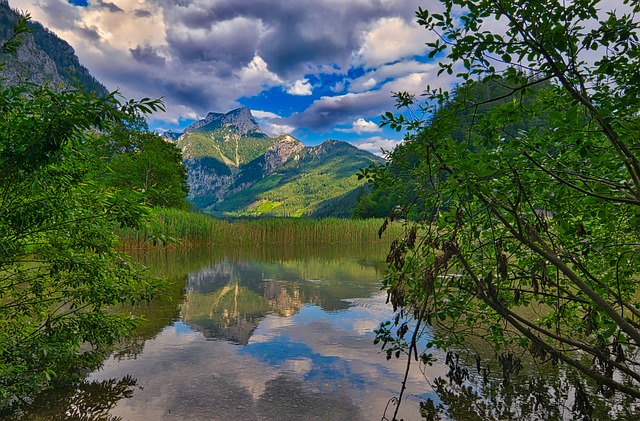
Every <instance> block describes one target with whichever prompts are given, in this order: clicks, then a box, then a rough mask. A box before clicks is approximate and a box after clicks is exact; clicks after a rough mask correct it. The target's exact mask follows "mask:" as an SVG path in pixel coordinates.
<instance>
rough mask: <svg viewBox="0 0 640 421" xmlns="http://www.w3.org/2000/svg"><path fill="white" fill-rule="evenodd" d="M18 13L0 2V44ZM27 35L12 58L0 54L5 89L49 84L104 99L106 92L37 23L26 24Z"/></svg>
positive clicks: (68, 49) (10, 32)
mask: <svg viewBox="0 0 640 421" xmlns="http://www.w3.org/2000/svg"><path fill="white" fill-rule="evenodd" d="M18 19H20V13H19V12H18V11H16V10H13V9H12V8H11V7H10V6H9V4H8V3H7V2H6V1H3V0H0V44H3V43H4V42H5V41H7V40H9V39H10V38H11V37H12V36H13V35H14V32H13V25H14V24H15V22H17V21H18ZM29 29H30V30H31V32H30V33H27V34H23V35H22V45H21V46H20V47H19V48H18V51H17V53H16V54H8V53H5V54H0V63H1V65H2V73H0V81H1V82H0V83H1V84H2V85H5V86H7V85H8V86H12V85H16V84H18V83H20V82H31V83H35V84H38V85H42V84H45V83H50V84H52V85H54V86H56V85H58V86H64V87H65V88H78V89H82V90H84V91H86V92H95V93H96V94H97V95H99V96H102V97H104V96H106V95H107V93H108V92H107V89H106V88H105V87H104V86H103V85H102V84H101V83H100V82H98V81H97V80H96V79H95V78H94V77H93V76H91V74H90V73H89V70H87V68H86V67H84V66H83V65H82V64H80V60H79V59H78V57H77V56H76V54H75V51H74V49H73V47H71V45H69V43H68V42H66V41H64V40H63V39H61V38H59V37H58V36H57V35H56V34H54V33H53V32H51V31H49V30H48V29H47V28H45V27H44V26H42V25H41V24H40V23H38V22H34V21H32V22H30V23H29Z"/></svg>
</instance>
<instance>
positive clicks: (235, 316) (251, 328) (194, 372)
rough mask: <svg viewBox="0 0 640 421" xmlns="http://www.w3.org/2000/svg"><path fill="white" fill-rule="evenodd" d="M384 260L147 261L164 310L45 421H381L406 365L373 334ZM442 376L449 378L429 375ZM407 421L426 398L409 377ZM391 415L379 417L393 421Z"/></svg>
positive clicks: (340, 249) (248, 253) (371, 252)
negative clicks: (162, 279) (159, 279)
mask: <svg viewBox="0 0 640 421" xmlns="http://www.w3.org/2000/svg"><path fill="white" fill-rule="evenodd" d="M385 252H386V250H385V248H384V247H382V248H380V247H377V248H368V249H367V248H365V249H363V248H361V247H355V246H335V247H331V248H304V247H298V248H295V249H287V248H278V247H272V248H254V249H244V250H219V249H216V250H190V251H175V250H174V251H171V250H165V251H151V252H147V253H141V254H140V255H139V256H137V258H139V259H140V260H141V261H143V262H144V263H145V264H147V265H148V266H149V267H150V268H152V270H153V271H154V273H156V274H159V275H163V276H167V277H168V278H169V279H171V281H172V285H173V288H172V291H171V292H170V293H169V295H170V296H171V297H169V301H165V302H160V303H158V302H156V303H153V304H152V305H150V306H143V307H141V308H138V309H131V311H133V312H134V313H136V314H138V315H141V316H144V317H146V318H148V322H147V323H146V324H145V326H143V327H142V328H141V330H140V334H139V335H138V336H136V337H135V338H132V339H131V340H130V341H128V342H127V343H125V344H122V346H121V349H119V350H117V351H116V352H114V354H113V355H112V356H111V357H110V358H109V359H108V360H107V361H105V363H104V366H103V367H102V368H101V369H100V370H97V371H95V372H92V373H90V374H89V375H88V378H87V380H86V381H85V382H84V383H83V384H82V385H81V386H80V387H79V388H78V389H76V390H74V391H73V392H69V391H66V392H65V391H59V395H57V397H56V396H55V395H54V396H52V397H49V398H48V404H47V405H46V407H47V409H42V412H41V416H42V417H43V418H42V419H47V418H46V417H47V416H49V417H50V419H64V417H65V415H63V414H65V413H66V414H67V415H66V416H69V415H70V414H74V413H75V414H77V415H79V416H84V417H85V418H82V419H86V420H98V419H100V420H103V419H107V420H114V421H115V420H120V419H121V420H130V421H138V420H144V421H148V420H193V421H195V420H245V421H249V420H379V419H381V418H382V417H383V415H384V414H385V407H386V406H387V403H388V402H389V400H390V399H391V398H392V397H394V396H397V394H398V392H399V390H400V387H401V381H402V378H403V375H404V369H405V360H404V359H400V360H396V359H395V358H393V359H392V360H390V361H387V359H386V355H385V353H384V352H380V349H379V347H378V346H375V345H373V339H374V336H375V335H374V333H373V330H374V329H375V328H376V327H377V326H378V325H379V323H380V322H381V321H384V320H386V319H388V318H389V317H390V316H391V308H390V305H387V304H385V300H386V294H384V293H383V292H381V291H380V282H381V279H382V276H383V272H384V268H385V264H384V257H385ZM430 369H432V370H433V373H432V374H434V375H443V374H444V373H445V372H446V367H445V366H444V365H442V366H437V365H436V366H434V367H430ZM408 386H409V389H408V397H407V401H406V402H404V403H403V405H402V408H401V409H402V412H401V416H402V417H403V418H404V419H405V420H416V419H421V417H420V414H419V410H418V402H419V401H420V400H422V399H424V398H426V397H428V396H431V395H433V392H430V390H429V388H428V384H427V383H426V381H425V378H424V376H423V374H422V373H421V372H420V370H418V368H417V366H416V367H415V370H412V372H411V374H410V378H409V383H408ZM392 414H393V405H390V409H389V410H388V411H387V416H388V417H389V418H391V416H392Z"/></svg>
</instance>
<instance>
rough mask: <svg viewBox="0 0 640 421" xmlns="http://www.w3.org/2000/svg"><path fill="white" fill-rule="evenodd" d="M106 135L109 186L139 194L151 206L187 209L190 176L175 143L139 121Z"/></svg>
mask: <svg viewBox="0 0 640 421" xmlns="http://www.w3.org/2000/svg"><path fill="white" fill-rule="evenodd" d="M106 136H107V137H108V140H109V148H107V149H106V152H107V154H108V156H106V157H105V160H106V165H107V168H106V169H105V170H106V174H105V176H104V178H103V181H104V183H105V184H106V185H108V186H112V187H117V188H122V189H125V190H135V191H138V192H140V193H141V194H142V197H143V198H144V201H145V203H146V204H148V205H149V206H160V207H169V208H178V209H186V208H187V202H186V200H185V197H186V195H187V194H188V193H189V186H188V184H187V173H186V169H185V167H184V165H183V164H182V153H181V152H180V149H178V147H177V146H176V145H175V144H173V143H171V142H167V141H165V140H164V139H163V138H162V137H161V136H159V135H158V134H156V133H151V132H149V131H148V130H147V126H146V123H144V122H142V123H141V122H139V121H138V122H134V124H122V125H119V127H117V128H114V129H113V130H111V131H110V132H109V134H108V135H106Z"/></svg>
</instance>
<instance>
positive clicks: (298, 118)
mask: <svg viewBox="0 0 640 421" xmlns="http://www.w3.org/2000/svg"><path fill="white" fill-rule="evenodd" d="M392 102H393V100H392V98H391V93H390V92H388V91H370V92H364V93H361V94H347V95H342V96H337V97H332V98H329V97H324V98H321V99H319V100H317V101H315V102H314V103H313V104H311V106H310V107H309V108H307V109H306V110H304V111H303V112H301V113H296V114H293V115H292V116H291V117H289V118H285V119H282V121H281V122H280V121H278V124H281V123H284V124H289V125H293V126H296V127H304V128H307V129H310V130H320V131H324V130H328V129H330V128H331V127H333V126H335V125H336V124H342V123H349V122H352V121H353V118H354V117H353V116H358V115H375V114H379V113H380V112H382V110H385V109H388V108H389V107H390V106H391V104H392Z"/></svg>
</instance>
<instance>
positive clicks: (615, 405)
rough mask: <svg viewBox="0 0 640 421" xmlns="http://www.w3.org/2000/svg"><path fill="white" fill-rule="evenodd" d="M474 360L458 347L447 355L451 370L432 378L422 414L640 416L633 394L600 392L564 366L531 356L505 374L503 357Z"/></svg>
mask: <svg viewBox="0 0 640 421" xmlns="http://www.w3.org/2000/svg"><path fill="white" fill-rule="evenodd" d="M476 358H479V357H476ZM512 358H513V356H512ZM470 360H473V359H472V358H465V359H464V361H463V358H462V357H460V355H459V354H457V353H454V352H451V353H449V354H448V355H447V360H446V363H447V365H448V367H449V371H448V373H447V374H446V376H445V377H439V378H436V379H435V380H433V381H432V382H431V385H432V387H433V390H434V392H435V393H436V395H437V400H434V399H432V398H429V399H427V400H425V401H423V402H421V403H420V413H421V416H422V417H423V419H425V420H428V421H435V420H441V419H446V420H459V421H466V420H479V419H482V420H529V419H539V420H563V419H564V420H577V419H579V420H601V419H607V420H630V419H640V410H639V407H638V404H637V402H634V401H633V399H632V398H629V397H620V396H615V397H614V396H610V397H608V398H602V397H599V396H597V395H596V394H595V393H594V392H595V389H596V388H597V385H596V384H595V383H593V382H590V381H589V380H588V379H585V378H584V376H580V375H579V374H577V373H575V372H573V371H570V370H565V369H562V367H559V366H557V367H552V366H550V365H542V366H534V365H533V364H532V362H531V361H528V362H523V364H524V366H522V365H520V368H519V370H516V371H513V372H510V373H505V369H504V362H496V361H493V362H486V361H483V362H480V360H478V361H477V362H476V363H473V362H472V361H470Z"/></svg>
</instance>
